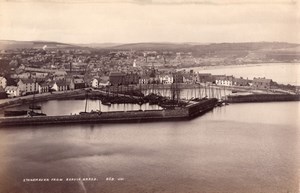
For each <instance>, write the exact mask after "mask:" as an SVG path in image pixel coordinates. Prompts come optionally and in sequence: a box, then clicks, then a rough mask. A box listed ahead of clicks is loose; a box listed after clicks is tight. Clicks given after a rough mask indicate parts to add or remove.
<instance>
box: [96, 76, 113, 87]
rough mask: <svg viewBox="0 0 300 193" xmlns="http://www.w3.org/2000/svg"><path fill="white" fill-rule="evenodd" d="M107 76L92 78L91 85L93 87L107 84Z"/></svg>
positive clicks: (108, 83)
mask: <svg viewBox="0 0 300 193" xmlns="http://www.w3.org/2000/svg"><path fill="white" fill-rule="evenodd" d="M109 85H110V82H109V76H101V77H100V78H94V79H93V80H92V87H93V88H100V87H106V86H109Z"/></svg>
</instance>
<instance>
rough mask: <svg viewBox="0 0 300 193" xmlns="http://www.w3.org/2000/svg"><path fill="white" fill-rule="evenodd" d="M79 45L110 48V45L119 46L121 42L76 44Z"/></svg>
mask: <svg viewBox="0 0 300 193" xmlns="http://www.w3.org/2000/svg"><path fill="white" fill-rule="evenodd" d="M76 45H78V46H81V47H89V48H110V47H115V46H119V45H122V44H118V43H90V44H76Z"/></svg>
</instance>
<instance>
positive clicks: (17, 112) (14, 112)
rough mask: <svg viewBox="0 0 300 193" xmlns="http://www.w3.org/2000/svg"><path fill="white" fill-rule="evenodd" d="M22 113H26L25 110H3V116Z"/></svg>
mask: <svg viewBox="0 0 300 193" xmlns="http://www.w3.org/2000/svg"><path fill="white" fill-rule="evenodd" d="M22 115H27V111H26V110H15V111H14V110H7V111H4V116H5V117H11V116H22Z"/></svg>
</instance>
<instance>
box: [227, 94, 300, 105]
mask: <svg viewBox="0 0 300 193" xmlns="http://www.w3.org/2000/svg"><path fill="white" fill-rule="evenodd" d="M275 101H300V95H294V94H251V95H229V96H227V99H226V102H228V103H246V102H275Z"/></svg>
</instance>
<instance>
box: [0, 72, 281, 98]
mask: <svg viewBox="0 0 300 193" xmlns="http://www.w3.org/2000/svg"><path fill="white" fill-rule="evenodd" d="M54 75H55V76H54V78H52V79H47V78H46V77H47V76H45V75H43V74H38V73H33V74H30V73H28V76H27V75H24V74H23V75H22V76H20V77H18V79H17V80H18V81H17V83H16V84H15V85H9V84H8V83H7V80H6V78H5V77H0V93H1V91H2V93H3V92H5V93H6V94H7V95H8V96H9V97H18V96H23V95H28V94H33V93H48V92H55V91H66V90H74V89H82V88H85V87H93V88H103V87H107V86H119V85H138V84H141V85H142V84H172V83H185V84H209V85H212V84H215V85H219V86H245V87H252V88H253V89H272V88H274V87H275V86H276V85H277V84H276V82H273V81H272V80H271V79H266V78H254V79H253V80H249V79H244V78H242V77H240V78H235V77H233V76H226V75H212V74H210V73H194V72H185V71H179V72H172V73H171V72H165V73H159V72H158V71H157V70H154V69H152V70H150V71H149V73H145V74H142V75H141V74H139V73H134V72H130V73H123V72H111V73H110V74H109V76H100V77H98V76H97V77H94V78H93V79H92V80H90V81H88V82H87V81H86V80H85V79H84V77H71V76H68V75H67V74H66V73H58V72H57V73H55V74H54Z"/></svg>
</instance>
